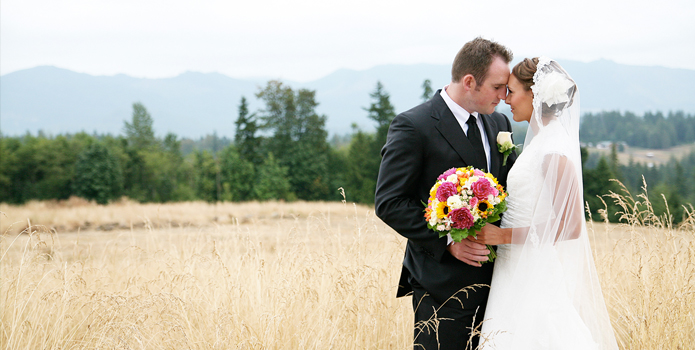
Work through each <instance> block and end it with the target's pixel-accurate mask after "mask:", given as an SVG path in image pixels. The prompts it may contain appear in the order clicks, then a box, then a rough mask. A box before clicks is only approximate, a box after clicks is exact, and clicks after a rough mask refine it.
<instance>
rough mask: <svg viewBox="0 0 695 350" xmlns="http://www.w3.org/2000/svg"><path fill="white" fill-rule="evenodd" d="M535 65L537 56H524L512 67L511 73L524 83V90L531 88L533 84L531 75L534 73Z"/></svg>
mask: <svg viewBox="0 0 695 350" xmlns="http://www.w3.org/2000/svg"><path fill="white" fill-rule="evenodd" d="M537 65H538V57H534V58H524V60H523V61H521V62H519V63H517V64H516V66H514V68H512V74H514V76H515V77H516V78H517V79H519V82H520V83H521V84H523V85H524V89H525V90H526V91H528V90H531V86H533V75H534V74H536V67H537Z"/></svg>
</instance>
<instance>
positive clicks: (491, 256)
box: [483, 244, 497, 264]
mask: <svg viewBox="0 0 695 350" xmlns="http://www.w3.org/2000/svg"><path fill="white" fill-rule="evenodd" d="M486 246H487V249H488V250H489V251H490V254H488V255H487V259H488V260H487V261H484V262H483V264H484V263H486V262H493V261H495V259H496V258H497V253H496V252H495V249H494V248H492V246H491V245H489V244H486Z"/></svg>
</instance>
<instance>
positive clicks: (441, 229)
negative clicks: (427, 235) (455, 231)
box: [437, 224, 446, 231]
mask: <svg viewBox="0 0 695 350" xmlns="http://www.w3.org/2000/svg"><path fill="white" fill-rule="evenodd" d="M445 229H446V226H444V225H441V224H440V225H437V231H444V230H445Z"/></svg>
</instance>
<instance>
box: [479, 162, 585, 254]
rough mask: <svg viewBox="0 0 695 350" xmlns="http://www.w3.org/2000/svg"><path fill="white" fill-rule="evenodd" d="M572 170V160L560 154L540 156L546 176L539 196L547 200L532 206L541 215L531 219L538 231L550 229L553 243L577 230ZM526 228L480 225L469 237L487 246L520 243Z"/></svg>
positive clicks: (577, 195)
mask: <svg viewBox="0 0 695 350" xmlns="http://www.w3.org/2000/svg"><path fill="white" fill-rule="evenodd" d="M576 171H577V169H576V168H575V167H574V166H573V164H572V162H571V161H569V160H568V158H567V157H566V156H564V155H558V154H552V155H547V156H546V159H544V162H543V173H544V175H546V176H545V182H546V183H545V189H546V191H547V196H542V197H546V198H548V199H549V202H550V203H547V204H542V203H539V206H536V209H537V210H539V211H542V214H541V215H540V217H536V218H533V220H532V222H533V223H534V227H535V228H536V230H535V231H536V232H538V233H541V234H542V232H544V231H546V230H553V231H554V237H553V242H557V241H560V240H571V239H576V238H578V237H579V235H580V233H581V229H582V225H581V223H582V221H583V220H584V211H583V207H582V193H581V191H580V190H581V187H580V186H579V179H578V178H577V173H576ZM544 205H546V206H547V207H548V208H549V209H550V210H549V211H546V210H545V208H543V206H544ZM535 214H536V213H534V215H535ZM528 231H529V227H515V228H499V227H497V226H495V225H490V224H488V225H485V226H484V227H483V228H482V231H481V232H479V233H478V234H477V237H475V238H472V237H471V238H469V239H470V240H472V241H474V242H478V243H484V244H490V245H498V244H510V243H523V242H525V241H526V236H527V235H528ZM544 241H547V240H544ZM548 242H549V241H548Z"/></svg>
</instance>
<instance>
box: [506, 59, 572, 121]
mask: <svg viewBox="0 0 695 350" xmlns="http://www.w3.org/2000/svg"><path fill="white" fill-rule="evenodd" d="M538 62H539V59H538V57H534V58H524V60H523V61H521V62H519V63H517V64H516V66H514V68H512V74H513V75H514V76H515V77H516V78H517V79H518V80H519V82H520V83H521V84H522V85H523V86H524V90H526V91H529V90H531V87H532V86H533V85H534V82H533V76H534V75H535V74H536V71H537V70H538ZM575 91H577V85H576V84H574V81H572V86H571V87H570V88H569V89H568V90H567V95H568V96H569V102H561V103H556V104H553V105H550V106H548V105H546V104H542V105H541V106H542V109H543V111H542V113H541V116H543V117H544V118H546V117H552V116H556V115H557V114H558V113H559V112H560V111H561V110H562V109H563V108H565V107H569V106H571V105H572V102H574V99H573V97H574V92H575Z"/></svg>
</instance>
